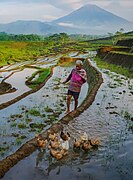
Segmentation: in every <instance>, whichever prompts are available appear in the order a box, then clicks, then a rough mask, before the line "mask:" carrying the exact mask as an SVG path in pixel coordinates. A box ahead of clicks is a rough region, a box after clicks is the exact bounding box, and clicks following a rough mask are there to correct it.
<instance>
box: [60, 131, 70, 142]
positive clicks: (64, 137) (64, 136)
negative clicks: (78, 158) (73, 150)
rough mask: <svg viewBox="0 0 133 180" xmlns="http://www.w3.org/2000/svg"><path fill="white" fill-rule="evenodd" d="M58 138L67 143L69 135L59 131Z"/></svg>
mask: <svg viewBox="0 0 133 180" xmlns="http://www.w3.org/2000/svg"><path fill="white" fill-rule="evenodd" d="M60 137H61V138H62V140H64V141H67V140H69V139H70V134H69V133H68V132H67V133H66V134H65V133H64V132H63V131H61V133H60Z"/></svg>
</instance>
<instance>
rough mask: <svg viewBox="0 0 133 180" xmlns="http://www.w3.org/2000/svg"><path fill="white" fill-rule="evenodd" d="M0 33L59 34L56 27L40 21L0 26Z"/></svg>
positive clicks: (20, 21) (18, 22)
mask: <svg viewBox="0 0 133 180" xmlns="http://www.w3.org/2000/svg"><path fill="white" fill-rule="evenodd" d="M0 32H6V33H11V34H49V33H55V32H56V33H58V32H60V31H59V30H58V29H57V27H55V26H52V25H49V24H48V23H44V22H40V21H22V20H19V21H16V22H12V23H8V24H0Z"/></svg>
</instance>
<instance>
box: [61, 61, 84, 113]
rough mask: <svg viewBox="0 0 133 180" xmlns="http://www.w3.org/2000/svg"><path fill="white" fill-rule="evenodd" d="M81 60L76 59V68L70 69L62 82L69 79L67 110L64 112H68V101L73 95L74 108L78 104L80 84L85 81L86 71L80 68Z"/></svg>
mask: <svg viewBox="0 0 133 180" xmlns="http://www.w3.org/2000/svg"><path fill="white" fill-rule="evenodd" d="M82 65H83V62H82V61H81V60H77V61H76V68H74V69H72V71H71V73H70V74H69V76H68V77H67V79H66V80H65V81H64V82H63V83H64V84H65V83H66V82H68V81H70V84H69V87H68V93H67V111H66V114H67V113H69V112H70V102H71V98H72V96H73V98H74V101H75V106H74V110H76V109H77V106H78V97H79V94H80V90H81V86H82V85H83V84H84V83H85V82H86V80H87V75H86V71H85V70H84V69H83V68H82Z"/></svg>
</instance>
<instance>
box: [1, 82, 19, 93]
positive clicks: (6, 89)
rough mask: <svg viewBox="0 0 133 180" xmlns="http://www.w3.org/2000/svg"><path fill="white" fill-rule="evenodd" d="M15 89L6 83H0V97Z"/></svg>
mask: <svg viewBox="0 0 133 180" xmlns="http://www.w3.org/2000/svg"><path fill="white" fill-rule="evenodd" d="M15 91H16V88H14V87H12V86H11V84H8V83H6V82H1V83H0V95H2V94H6V93H11V92H15Z"/></svg>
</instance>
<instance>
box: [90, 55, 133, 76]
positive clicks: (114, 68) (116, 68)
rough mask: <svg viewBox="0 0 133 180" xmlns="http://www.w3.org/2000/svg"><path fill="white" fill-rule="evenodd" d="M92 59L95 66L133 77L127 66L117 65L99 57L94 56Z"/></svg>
mask: <svg viewBox="0 0 133 180" xmlns="http://www.w3.org/2000/svg"><path fill="white" fill-rule="evenodd" d="M94 60H95V61H96V63H97V66H98V67H99V68H102V69H109V70H110V71H112V72H116V73H118V74H121V75H124V76H126V77H129V78H133V73H132V72H130V71H129V70H128V69H127V68H123V67H122V66H118V65H115V64H109V63H107V62H105V61H103V60H101V59H100V58H99V57H96V58H94Z"/></svg>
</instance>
